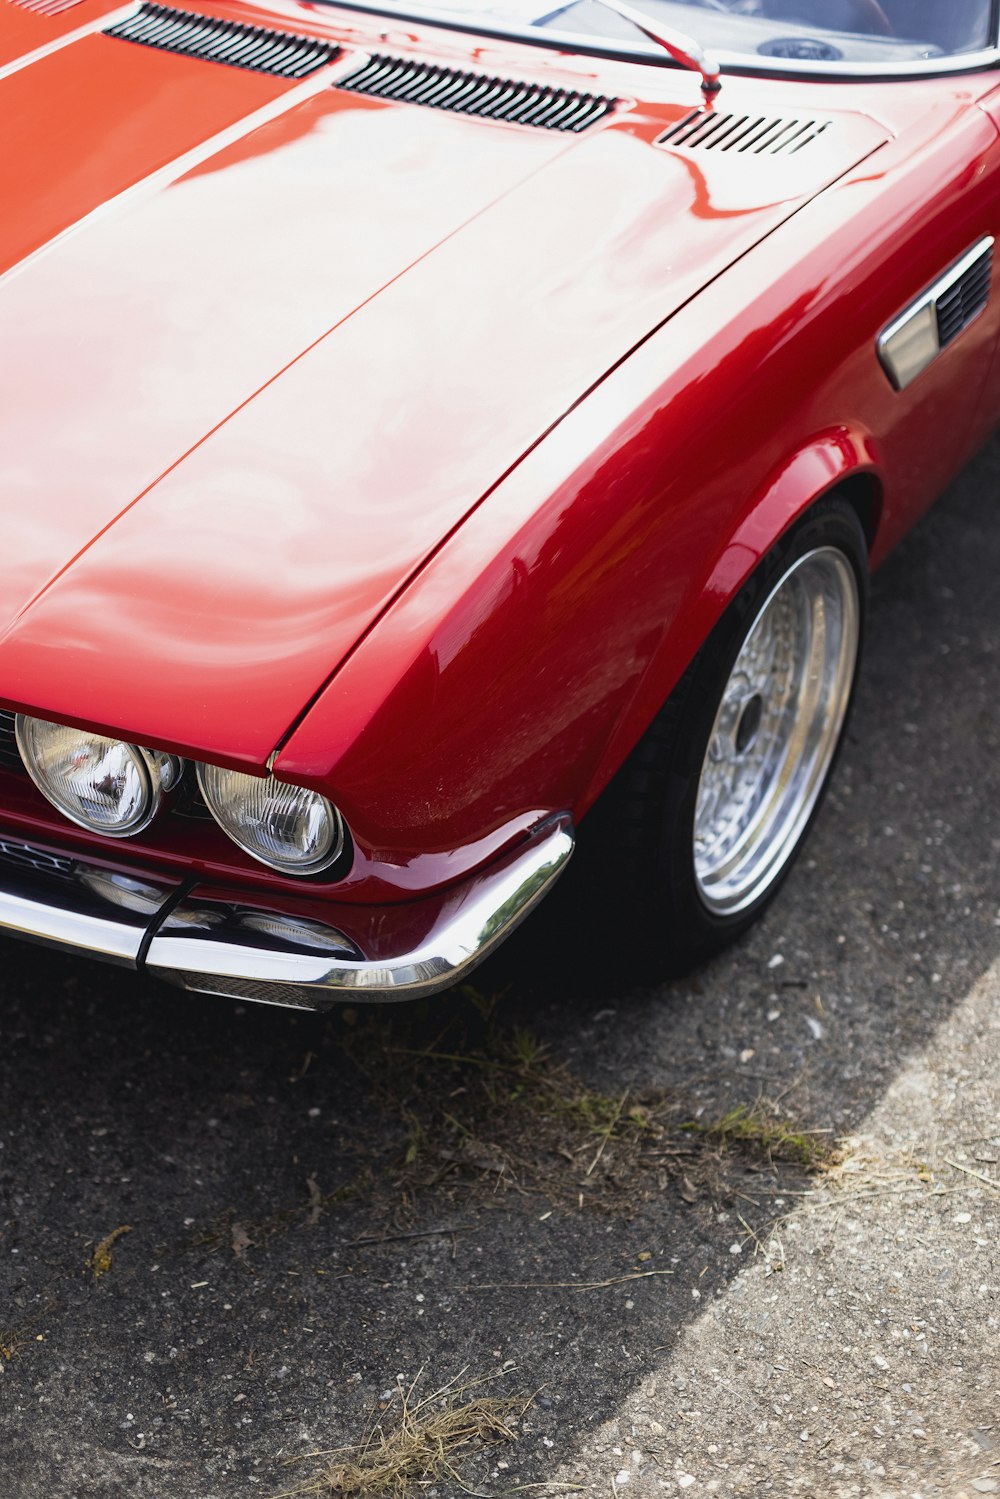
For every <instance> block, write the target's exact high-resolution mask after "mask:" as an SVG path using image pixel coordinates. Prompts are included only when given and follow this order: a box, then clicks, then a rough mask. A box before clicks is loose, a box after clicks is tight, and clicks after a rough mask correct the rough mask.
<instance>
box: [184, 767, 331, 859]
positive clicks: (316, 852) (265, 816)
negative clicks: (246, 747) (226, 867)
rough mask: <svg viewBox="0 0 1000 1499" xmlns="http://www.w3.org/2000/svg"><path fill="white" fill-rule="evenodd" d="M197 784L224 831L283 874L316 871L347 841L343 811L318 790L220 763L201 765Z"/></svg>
mask: <svg viewBox="0 0 1000 1499" xmlns="http://www.w3.org/2000/svg"><path fill="white" fill-rule="evenodd" d="M198 784H199V786H200V787H201V794H202V796H203V797H204V798H205V801H206V803H207V805H208V810H209V811H210V812H211V814H212V816H213V817H214V818H215V820H216V822H217V823H218V824H219V826H220V828H222V830H223V832H225V833H228V834H229V836H230V838H231V839H232V840H233V842H234V843H236V844H238V845H239V846H240V848H242V849H243V851H244V852H245V853H248V854H250V855H251V856H252V857H253V858H254V859H259V860H260V862H261V863H262V864H267V865H269V866H270V867H271V869H277V870H278V871H280V873H281V874H317V873H318V872H319V871H320V870H321V869H328V868H329V866H330V865H331V864H332V863H333V862H334V860H335V859H336V858H337V855H338V854H339V853H340V851H341V849H342V848H343V846H344V828H343V823H342V822H341V820H340V813H339V812H337V810H336V809H335V808H334V807H333V806H331V804H330V803H329V802H328V801H327V799H326V797H325V796H320V795H319V794H318V793H317V792H315V791H306V790H305V789H304V788H303V787H301V786H289V785H287V784H286V783H285V782H283V781H275V780H273V779H272V778H271V777H270V776H248V775H243V774H242V773H241V772H240V771H238V770H222V769H220V768H219V766H217V765H199V766H198Z"/></svg>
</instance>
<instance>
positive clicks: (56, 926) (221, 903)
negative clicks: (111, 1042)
mask: <svg viewBox="0 0 1000 1499" xmlns="http://www.w3.org/2000/svg"><path fill="white" fill-rule="evenodd" d="M572 852H573V825H572V821H571V819H570V817H569V815H568V814H565V813H562V814H559V815H558V816H555V817H550V818H548V819H546V820H545V821H543V822H540V823H539V824H538V825H537V826H536V828H535V829H534V831H533V833H532V834H531V836H530V837H529V838H528V840H527V841H526V842H524V843H521V844H519V845H518V846H517V847H515V848H513V849H511V850H510V851H509V852H508V853H507V854H505V855H502V856H501V857H500V858H499V859H497V860H495V861H494V862H493V863H492V864H491V865H489V866H487V867H486V868H485V869H483V870H481V871H480V872H479V873H477V874H476V875H474V876H472V877H471V878H470V879H468V880H466V881H465V882H464V883H463V884H461V885H459V886H456V887H454V888H453V889H450V890H445V891H443V892H442V893H440V894H438V895H435V896H429V897H425V898H424V899H422V900H418V901H413V902H411V903H409V904H402V905H399V906H382V907H379V908H377V909H376V908H372V907H365V906H350V905H347V904H346V903H345V904H343V905H340V906H330V907H329V908H328V909H327V910H326V911H324V919H323V921H322V922H319V921H316V920H312V919H308V918H303V917H301V916H299V915H297V914H295V913H294V912H293V911H290V906H291V903H290V902H288V901H276V902H275V904H274V905H273V906H269V905H268V904H266V902H265V903H258V902H257V901H256V900H255V901H254V903H253V904H252V905H248V904H244V903H243V902H242V900H241V899H240V898H239V897H236V896H234V895H233V894H232V892H222V893H217V892H214V891H210V890H203V889H198V888H194V887H193V883H192V882H191V881H188V882H186V883H184V884H179V883H173V884H171V883H168V882H166V881H163V880H159V879H158V878H157V877H155V876H154V877H150V878H147V877H146V876H145V875H144V876H142V877H141V878H136V877H132V876H129V875H124V874H122V873H120V872H118V871H115V870H112V869H106V868H104V867H102V866H99V865H96V864H90V863H87V862H85V861H82V860H78V859H76V858H74V857H71V856H69V855H66V856H64V855H62V854H53V853H51V852H49V851H48V850H43V849H37V848H34V847H32V846H30V845H28V844H22V843H20V842H17V841H14V840H11V839H9V838H8V839H0V932H7V933H10V934H11V935H12V936H18V937H26V938H28V939H29V940H30V941H34V942H42V943H44V944H46V945H47V946H51V947H58V948H63V949H68V950H69V951H72V952H77V953H82V954H85V955H87V956H88V957H96V958H102V959H104V960H105V961H106V962H111V963H119V964H124V965H126V966H128V967H133V968H137V969H139V970H142V971H148V972H150V973H154V974H156V975H158V976H159V977H160V978H163V979H166V980H167V981H168V982H169V983H173V984H179V985H180V986H181V987H182V988H185V989H191V990H195V991H197V992H198V993H203V994H221V995H226V996H229V997H232V998H240V999H250V1000H260V1001H263V1002H265V1003H269V1004H281V1005H292V1006H296V1007H299V1008H305V1009H323V1008H325V1007H327V1006H328V1005H331V1004H334V1003H337V1002H338V1001H357V1000H365V1001H383V1002H384V1001H388V1000H404V999H413V998H417V997H419V996H422V995H427V994H434V993H436V992H437V991H439V990H441V989H446V988H448V987H449V985H451V984H455V983H458V982H459V981H460V980H461V979H462V978H464V977H465V976H466V974H468V973H470V972H471V971H472V969H473V968H474V967H475V966H476V964H477V963H479V962H481V961H482V959H483V958H485V957H486V955H487V953H489V952H491V951H492V950H493V948H495V947H497V946H498V945H499V944H500V943H501V942H502V941H503V940H504V938H505V937H507V936H509V934H510V933H511V932H512V931H513V930H514V928H515V927H516V926H517V925H518V924H519V922H521V921H522V920H523V919H524V917H525V916H526V915H527V914H528V912H529V911H530V910H531V909H532V907H533V906H535V905H537V903H538V901H539V900H541V898H542V896H543V895H544V894H545V892H546V891H547V890H548V889H549V887H550V885H551V884H552V883H553V882H554V881H555V879H556V878H557V877H558V875H559V874H560V873H561V871H562V870H563V868H564V867H565V865H566V863H567V861H568V859H569V857H570V855H571V853H572ZM327 916H329V922H328V921H327Z"/></svg>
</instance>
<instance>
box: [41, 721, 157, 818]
mask: <svg viewBox="0 0 1000 1499" xmlns="http://www.w3.org/2000/svg"><path fill="white" fill-rule="evenodd" d="M15 733H16V735H17V747H18V749H19V750H20V752H21V759H22V760H23V761H24V765H25V769H26V770H27V772H28V774H29V775H30V777H31V779H32V780H33V781H34V783H35V785H36V786H37V787H38V789H39V791H40V792H41V793H42V795H43V796H45V797H47V798H48V800H49V801H50V802H51V803H52V805H53V806H54V807H58V809H59V811H60V812H62V813H63V814H64V815H65V816H66V817H68V818H69V819H70V821H71V822H75V823H77V824H79V826H80V827H82V828H89V829H90V831H91V832H93V833H103V834H104V836H105V837H107V838H127V837H129V836H130V834H132V833H138V832H141V830H142V829H143V828H144V827H147V826H148V825H149V823H150V822H152V820H153V818H154V817H155V816H156V813H157V811H158V810H159V806H160V802H161V800H162V798H163V793H164V791H167V790H169V788H170V787H171V786H172V785H173V784H174V783H175V782H176V780H177V778H178V776H179V774H180V768H181V766H180V761H178V760H175V759H174V758H173V756H171V755H164V754H161V753H160V752H159V751H157V750H146V749H140V748H139V747H138V746H137V745H134V744H126V743H125V742H124V741H123V740H121V739H109V738H108V737H107V736H106V735H104V734H89V733H87V732H86V730H84V729H70V728H67V726H66V725H65V724H60V723H47V722H46V721H45V720H44V719H42V718H28V717H27V716H26V715H25V714H23V713H19V714H18V715H17V719H16V722H15Z"/></svg>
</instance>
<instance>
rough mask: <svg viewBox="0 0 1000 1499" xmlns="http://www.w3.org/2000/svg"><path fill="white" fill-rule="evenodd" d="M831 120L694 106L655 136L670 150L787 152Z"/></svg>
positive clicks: (827, 126) (802, 145) (815, 136)
mask: <svg viewBox="0 0 1000 1499" xmlns="http://www.w3.org/2000/svg"><path fill="white" fill-rule="evenodd" d="M832 124H833V121H832V120H799V119H794V120H789V119H781V118H778V117H777V116H774V115H772V116H765V115H737V114H719V113H718V112H717V111H716V110H714V109H707V110H706V109H695V110H692V111H691V113H690V114H689V115H685V117H684V119H683V120H680V121H679V122H678V123H677V124H676V125H671V127H670V129H669V130H665V131H664V132H663V134H662V135H660V136H657V139H656V144H657V145H658V146H669V147H670V149H671V150H672V151H676V150H679V149H683V150H685V151H695V150H704V151H749V152H750V153H751V154H752V155H754V156H778V155H779V154H781V153H784V154H785V155H786V156H791V155H792V154H793V153H794V152H796V151H801V150H803V149H804V148H805V147H806V146H811V145H812V143H813V141H816V140H818V139H819V137H820V136H821V135H822V134H823V132H824V131H826V130H829V129H830V126H831V125H832Z"/></svg>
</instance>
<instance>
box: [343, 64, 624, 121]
mask: <svg viewBox="0 0 1000 1499" xmlns="http://www.w3.org/2000/svg"><path fill="white" fill-rule="evenodd" d="M337 88H342V89H347V90H348V91H349V92H351V93H354V94H370V95H373V96H374V97H375V98H378V99H395V100H397V101H398V102H400V103H403V104H424V105H427V106H428V107H429V108H431V109H448V110H451V111H452V112H453V113H455V114H466V115H474V116H475V117H476V118H477V119H480V120H504V121H506V122H507V124H510V125H533V126H535V127H536V128H538V129H540V130H569V131H573V132H576V131H579V130H586V128H587V126H588V125H593V124H594V123H595V121H597V120H600V119H602V118H603V117H604V115H606V114H610V112H611V111H612V110H613V109H614V107H615V103H616V101H615V100H614V99H606V98H603V97H599V96H597V95H595V94H578V93H575V92H573V91H572V90H569V89H560V88H549V87H547V86H546V85H543V84H537V83H515V82H513V80H511V79H509V78H489V77H486V76H485V75H483V74H479V73H462V72H459V71H458V70H457V69H455V68H441V67H438V66H436V65H435V64H433V63H425V62H407V61H406V60H405V59H404V58H400V57H381V56H373V57H371V58H370V59H369V60H368V62H366V63H365V64H364V65H363V66H362V67H360V68H358V69H357V71H356V72H354V73H350V74H348V76H347V77H346V78H341V79H339V80H338V82H337Z"/></svg>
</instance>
